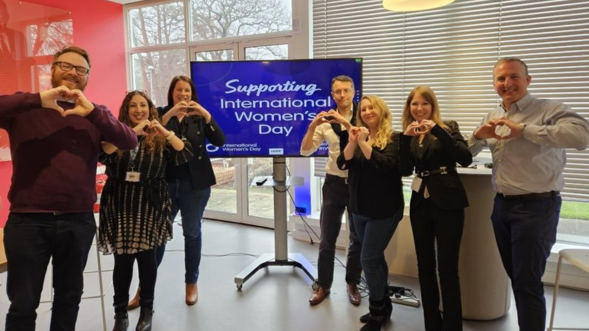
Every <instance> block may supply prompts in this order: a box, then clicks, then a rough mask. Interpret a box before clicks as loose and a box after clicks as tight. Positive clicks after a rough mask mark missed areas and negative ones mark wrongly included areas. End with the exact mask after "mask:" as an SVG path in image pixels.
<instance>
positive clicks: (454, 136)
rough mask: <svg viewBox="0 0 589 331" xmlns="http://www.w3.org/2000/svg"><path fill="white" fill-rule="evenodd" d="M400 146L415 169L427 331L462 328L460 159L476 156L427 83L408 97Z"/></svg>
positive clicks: (407, 169)
mask: <svg viewBox="0 0 589 331" xmlns="http://www.w3.org/2000/svg"><path fill="white" fill-rule="evenodd" d="M400 150H401V158H400V167H401V173H402V174H403V175H404V176H409V175H411V174H412V173H413V171H414V170H415V179H414V181H413V185H412V195H411V205H410V216H411V228H412V229H413V239H414V241H415V250H416V253H417V264H418V271H419V284H420V286H421V296H422V303H423V314H424V319H425V330H426V331H440V330H452V331H461V330H462V304H461V300H460V282H459V278H458V256H459V249H460V241H461V239H462V229H463V226H464V208H465V207H468V199H467V197H466V192H465V190H464V187H463V185H462V182H461V181H460V178H459V177H458V174H457V172H456V163H459V164H460V165H462V166H467V165H469V164H471V163H472V155H471V153H470V151H469V150H468V147H467V145H466V141H465V140H464V138H463V137H462V135H461V134H460V130H459V129H458V124H457V123H456V122H454V121H448V122H442V119H441V116H440V108H439V106H438V101H437V99H436V95H435V94H434V92H433V91H432V90H431V89H430V88H429V87H427V86H418V87H416V88H414V89H413V91H411V93H410V94H409V96H408V97H407V101H406V102H405V108H404V109H403V134H402V135H401V141H400ZM436 252H437V263H436ZM436 265H437V271H438V273H439V277H440V287H441V290H442V302H443V304H444V314H443V316H442V314H441V312H440V310H439V305H440V295H439V291H438V278H437V275H436Z"/></svg>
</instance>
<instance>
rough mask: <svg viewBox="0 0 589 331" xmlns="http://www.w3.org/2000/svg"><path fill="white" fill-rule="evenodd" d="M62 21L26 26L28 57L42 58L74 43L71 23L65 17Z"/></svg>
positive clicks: (69, 19) (70, 20)
mask: <svg viewBox="0 0 589 331" xmlns="http://www.w3.org/2000/svg"><path fill="white" fill-rule="evenodd" d="M67 16H68V17H67V18H64V20H63V21H58V22H51V23H49V22H42V23H36V24H31V25H29V26H27V30H26V31H27V36H28V40H29V43H28V50H27V54H28V55H29V56H43V55H50V56H53V54H55V53H57V52H58V51H59V50H60V49H62V48H64V47H65V46H68V45H73V43H74V26H73V21H72V19H71V18H69V15H67Z"/></svg>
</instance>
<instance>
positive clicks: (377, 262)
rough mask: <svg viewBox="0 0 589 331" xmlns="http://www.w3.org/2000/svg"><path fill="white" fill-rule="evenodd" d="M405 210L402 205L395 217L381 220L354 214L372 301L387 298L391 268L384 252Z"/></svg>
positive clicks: (363, 266) (363, 267)
mask: <svg viewBox="0 0 589 331" xmlns="http://www.w3.org/2000/svg"><path fill="white" fill-rule="evenodd" d="M403 208H404V206H403V205H402V204H401V207H400V208H399V210H397V212H395V215H393V216H391V217H388V218H381V219H375V218H372V217H368V216H362V215H358V214H353V217H352V219H353V222H354V225H355V227H356V232H357V233H358V237H359V239H360V243H361V244H362V255H361V261H362V269H364V275H365V276H366V284H367V285H368V290H369V291H370V293H369V299H370V301H381V300H383V299H384V298H385V293H386V292H385V290H386V287H387V284H388V279H389V267H388V265H387V261H386V260H385V257H384V250H385V249H386V248H387V246H388V245H389V242H390V241H391V238H392V237H393V234H394V233H395V230H396V229H397V225H399V222H400V221H401V219H402V218H403Z"/></svg>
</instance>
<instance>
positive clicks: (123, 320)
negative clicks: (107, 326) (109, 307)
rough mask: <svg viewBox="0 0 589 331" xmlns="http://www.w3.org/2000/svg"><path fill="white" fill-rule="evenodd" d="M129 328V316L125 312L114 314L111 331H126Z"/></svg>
mask: <svg viewBox="0 0 589 331" xmlns="http://www.w3.org/2000/svg"><path fill="white" fill-rule="evenodd" d="M128 327H129V315H127V312H124V313H116V314H115V326H114V327H113V328H112V331H127V328H128Z"/></svg>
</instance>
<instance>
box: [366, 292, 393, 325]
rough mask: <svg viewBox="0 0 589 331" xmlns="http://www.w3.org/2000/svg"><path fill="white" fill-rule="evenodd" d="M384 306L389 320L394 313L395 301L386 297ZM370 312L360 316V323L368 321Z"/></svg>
mask: <svg viewBox="0 0 589 331" xmlns="http://www.w3.org/2000/svg"><path fill="white" fill-rule="evenodd" d="M384 307H385V316H386V318H387V320H390V319H391V315H392V314H393V303H392V302H391V299H389V298H387V297H385V299H384ZM369 315H370V313H366V314H364V315H362V316H360V323H367V322H368V318H369Z"/></svg>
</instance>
